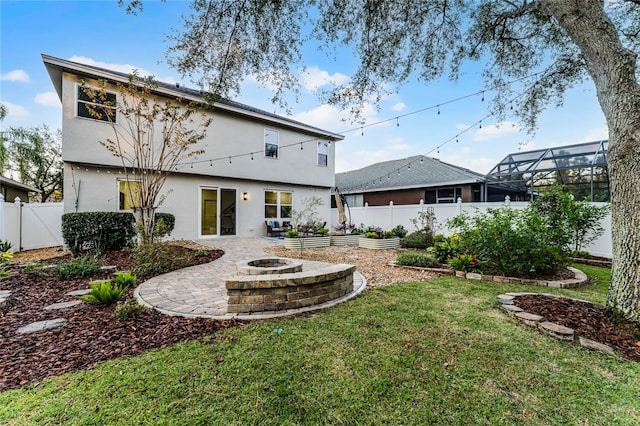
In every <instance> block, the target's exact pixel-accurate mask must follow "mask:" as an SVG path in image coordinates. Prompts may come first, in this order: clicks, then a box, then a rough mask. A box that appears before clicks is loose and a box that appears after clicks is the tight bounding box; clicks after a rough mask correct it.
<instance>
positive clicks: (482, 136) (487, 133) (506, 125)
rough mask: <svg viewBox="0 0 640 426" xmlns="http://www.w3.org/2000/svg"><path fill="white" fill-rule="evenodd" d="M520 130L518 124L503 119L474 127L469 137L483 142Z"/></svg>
mask: <svg viewBox="0 0 640 426" xmlns="http://www.w3.org/2000/svg"><path fill="white" fill-rule="evenodd" d="M519 132H520V124H518V123H514V122H512V121H503V122H501V123H497V124H490V125H485V126H482V128H478V129H476V130H475V131H474V132H473V133H472V134H471V139H472V140H474V141H476V142H483V141H488V140H494V139H499V138H503V137H505V136H510V135H513V134H516V133H519Z"/></svg>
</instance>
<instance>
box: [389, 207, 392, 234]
mask: <svg viewBox="0 0 640 426" xmlns="http://www.w3.org/2000/svg"><path fill="white" fill-rule="evenodd" d="M389 229H393V201H389Z"/></svg>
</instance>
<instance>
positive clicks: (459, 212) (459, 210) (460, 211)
mask: <svg viewBox="0 0 640 426" xmlns="http://www.w3.org/2000/svg"><path fill="white" fill-rule="evenodd" d="M456 204H457V206H458V214H459V215H461V214H462V198H460V197H458V200H457V201H456Z"/></svg>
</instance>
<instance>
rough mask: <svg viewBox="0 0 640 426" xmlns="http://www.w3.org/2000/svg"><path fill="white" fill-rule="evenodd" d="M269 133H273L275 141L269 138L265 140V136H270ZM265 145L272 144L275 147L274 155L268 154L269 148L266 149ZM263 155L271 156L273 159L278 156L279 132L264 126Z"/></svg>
mask: <svg viewBox="0 0 640 426" xmlns="http://www.w3.org/2000/svg"><path fill="white" fill-rule="evenodd" d="M271 135H275V138H276V140H275V143H273V140H269V141H267V136H271ZM267 145H272V146H275V147H276V152H275V154H276V155H268V154H267V152H269V151H270V150H271V149H269V150H267ZM263 154H264V157H265V158H273V159H278V158H279V157H280V132H279V131H277V130H274V129H268V128H265V129H264V151H263Z"/></svg>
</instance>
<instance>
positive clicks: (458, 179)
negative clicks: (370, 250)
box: [336, 155, 484, 194]
mask: <svg viewBox="0 0 640 426" xmlns="http://www.w3.org/2000/svg"><path fill="white" fill-rule="evenodd" d="M420 160H422V161H420ZM409 164H410V165H411V167H410V168H409V167H408V165H409ZM476 182H484V176H483V175H481V174H480V173H476V172H474V171H471V170H469V169H465V168H463V167H458V166H454V165H453V164H448V163H445V162H442V161H440V160H438V159H435V158H431V157H426V156H423V155H416V156H413V157H408V158H403V159H400V160H391V161H384V162H382V163H376V164H372V165H370V166H367V167H364V168H362V169H358V170H352V171H349V172H343V173H336V187H337V188H338V189H339V190H340V191H341V192H342V193H343V194H353V193H362V192H377V191H392V190H398V189H411V188H425V187H434V186H446V185H460V184H468V183H476Z"/></svg>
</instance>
